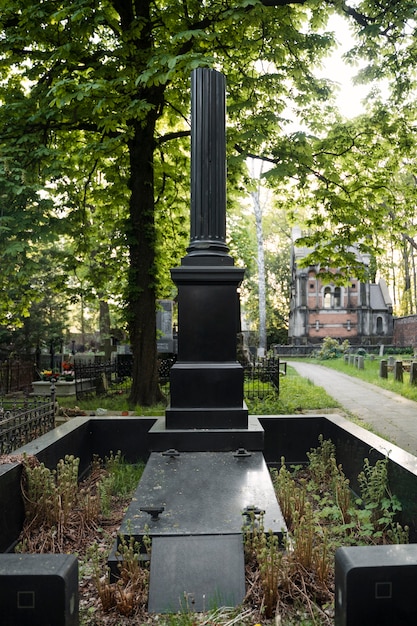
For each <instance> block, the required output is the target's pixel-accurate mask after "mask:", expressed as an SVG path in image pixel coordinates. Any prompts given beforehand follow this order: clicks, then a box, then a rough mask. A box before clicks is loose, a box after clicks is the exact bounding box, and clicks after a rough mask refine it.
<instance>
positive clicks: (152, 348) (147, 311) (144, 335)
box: [128, 106, 162, 406]
mask: <svg viewBox="0 0 417 626" xmlns="http://www.w3.org/2000/svg"><path fill="white" fill-rule="evenodd" d="M157 115H158V113H157V106H155V108H153V109H152V111H151V112H150V113H149V114H148V116H147V119H146V120H145V121H143V122H142V123H140V122H136V123H135V126H134V132H133V135H132V138H131V139H130V141H129V155H130V172H131V175H130V186H131V197H130V220H129V227H128V242H129V253H130V268H129V288H128V289H129V291H128V303H129V332H130V342H131V346H132V352H133V368H132V379H133V380H132V389H131V393H130V397H129V404H130V405H131V406H135V405H142V406H151V405H152V404H155V403H157V402H159V401H160V400H161V399H162V393H161V391H160V389H159V382H158V364H157V349H156V293H155V276H156V268H155V239H156V234H155V215H154V172H153V152H154V132H155V122H156V118H157Z"/></svg>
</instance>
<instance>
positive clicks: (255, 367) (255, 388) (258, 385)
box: [243, 358, 287, 400]
mask: <svg viewBox="0 0 417 626" xmlns="http://www.w3.org/2000/svg"><path fill="white" fill-rule="evenodd" d="M286 365H287V364H286V363H282V362H280V360H279V359H278V358H272V359H264V360H262V361H259V362H256V363H251V364H248V365H245V366H244V391H243V394H244V397H245V398H246V399H250V400H254V399H260V400H262V399H263V398H266V397H267V396H271V395H279V382H280V376H282V375H283V374H285V373H286Z"/></svg>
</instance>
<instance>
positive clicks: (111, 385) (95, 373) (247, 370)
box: [74, 355, 286, 399]
mask: <svg viewBox="0 0 417 626" xmlns="http://www.w3.org/2000/svg"><path fill="white" fill-rule="evenodd" d="M126 356H127V355H123V358H122V359H120V360H119V359H115V360H114V361H106V362H105V361H99V360H95V361H94V362H82V361H77V360H75V364H74V374H75V387H76V394H77V399H82V398H83V397H85V396H87V395H97V396H103V395H109V394H112V393H119V392H126V393H128V392H129V391H130V386H131V374H132V361H131V359H128V358H126ZM175 360H176V359H175V357H173V358H169V359H162V360H161V361H160V363H159V382H160V384H161V386H162V387H163V390H164V393H166V394H168V393H169V372H170V369H171V367H172V366H173V364H174V363H175ZM243 369H244V397H245V398H247V399H256V398H259V399H262V398H265V397H267V396H270V395H278V394H279V383H280V376H282V375H283V374H285V373H286V363H285V362H282V361H280V359H278V358H277V357H275V358H272V359H263V360H262V361H259V362H256V363H251V364H248V365H245V366H244V368H243Z"/></svg>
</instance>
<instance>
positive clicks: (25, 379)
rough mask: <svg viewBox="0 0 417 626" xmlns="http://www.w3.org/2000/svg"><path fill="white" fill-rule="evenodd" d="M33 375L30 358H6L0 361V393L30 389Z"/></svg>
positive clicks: (32, 365)
mask: <svg viewBox="0 0 417 626" xmlns="http://www.w3.org/2000/svg"><path fill="white" fill-rule="evenodd" d="M33 375H34V363H33V361H31V360H30V359H27V360H24V359H23V358H17V359H6V360H5V361H3V362H2V363H0V394H1V395H6V394H8V393H15V392H17V391H26V390H28V389H30V388H31V384H32V381H33Z"/></svg>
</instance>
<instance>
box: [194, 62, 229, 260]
mask: <svg viewBox="0 0 417 626" xmlns="http://www.w3.org/2000/svg"><path fill="white" fill-rule="evenodd" d="M191 93H192V100H191V123H192V125H191V216H190V217H191V220H190V246H189V248H188V254H189V255H191V256H196V255H199V256H205V255H211V256H212V255H225V254H227V252H228V248H227V246H226V101H225V93H226V80H225V77H224V76H223V74H220V73H219V72H216V71H214V70H209V69H206V68H199V69H197V70H195V71H194V72H193V73H192V76H191ZM192 261H194V262H195V261H196V259H191V260H190V262H192Z"/></svg>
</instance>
